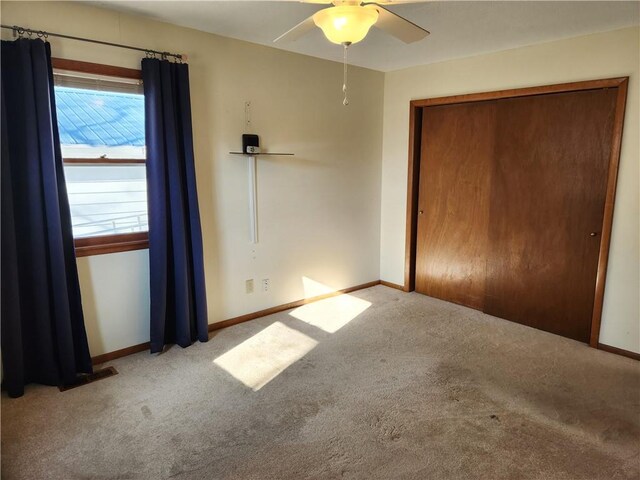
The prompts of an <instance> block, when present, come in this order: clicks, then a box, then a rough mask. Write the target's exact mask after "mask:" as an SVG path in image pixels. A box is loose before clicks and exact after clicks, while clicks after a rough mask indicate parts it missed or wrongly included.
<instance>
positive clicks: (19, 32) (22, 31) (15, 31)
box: [0, 25, 186, 60]
mask: <svg viewBox="0 0 640 480" xmlns="http://www.w3.org/2000/svg"><path fill="white" fill-rule="evenodd" d="M0 27H1V28H6V29H7V30H13V36H14V37H15V36H16V35H20V36H22V35H24V34H25V33H26V34H27V35H29V36H32V35H34V34H35V35H37V36H38V37H41V38H42V37H44V38H45V39H46V38H47V37H59V38H66V39H68V40H78V41H80V42H89V43H97V44H99V45H107V46H109V47H118V48H127V49H129V50H137V51H139V52H145V53H146V54H147V55H148V56H149V55H153V56H155V55H160V57H161V58H166V57H173V58H175V59H176V60H186V55H183V54H181V53H171V52H160V51H158V50H151V49H149V48H140V47H133V46H131V45H123V44H121V43H112V42H103V41H102V40H93V39H91V38H83V37H74V36H71V35H63V34H61V33H53V32H45V31H44V30H32V29H30V28H25V27H19V26H17V25H0Z"/></svg>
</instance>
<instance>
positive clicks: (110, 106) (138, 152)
mask: <svg viewBox="0 0 640 480" xmlns="http://www.w3.org/2000/svg"><path fill="white" fill-rule="evenodd" d="M53 67H54V79H55V96H56V110H57V117H58V129H59V132H60V144H61V148H62V157H63V160H64V171H65V178H66V183H67V193H68V196H69V206H70V208H71V220H72V224H73V236H74V239H75V245H76V255H78V256H86V255H97V254H102V253H112V252H121V251H127V250H136V249H142V248H147V247H148V233H147V231H148V218H147V182H146V171H145V159H146V151H145V138H144V96H143V93H142V81H141V72H140V71H139V70H132V69H126V68H120V67H111V66H106V65H98V64H93V63H86V62H76V61H71V60H62V59H54V60H53Z"/></svg>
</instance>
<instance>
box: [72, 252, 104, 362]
mask: <svg viewBox="0 0 640 480" xmlns="http://www.w3.org/2000/svg"><path fill="white" fill-rule="evenodd" d="M77 265H78V277H79V279H80V287H81V295H82V311H83V314H84V326H85V329H86V331H87V340H88V341H89V352H91V355H97V353H94V352H100V353H102V352H104V351H105V345H104V339H103V337H102V332H101V329H100V325H99V324H98V309H97V306H96V302H97V300H96V295H95V288H94V286H93V279H92V277H91V267H90V266H89V257H84V258H78V259H77Z"/></svg>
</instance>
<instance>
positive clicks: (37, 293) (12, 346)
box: [0, 39, 92, 397]
mask: <svg viewBox="0 0 640 480" xmlns="http://www.w3.org/2000/svg"><path fill="white" fill-rule="evenodd" d="M1 53H2V73H1V84H2V85H1V90H2V92H1V95H2V99H1V100H2V102H1V103H2V118H1V122H2V151H1V154H2V158H1V164H2V179H1V187H2V199H1V200H2V225H1V227H2V238H1V241H2V247H1V249H0V250H1V261H2V268H1V283H2V287H1V289H2V292H1V293H2V311H1V313H2V364H3V369H4V385H3V386H4V387H5V388H6V389H7V391H8V393H9V395H10V396H12V397H17V396H20V395H22V394H23V393H24V385H25V384H27V383H30V382H37V383H42V384H46V385H71V384H73V383H75V382H76V381H77V376H78V374H80V373H91V371H92V368H91V357H90V356H89V347H88V344H87V335H86V332H85V327H84V318H83V314H82V304H81V299H80V288H79V283H78V272H77V268H76V258H75V252H74V245H73V233H72V231H71V215H70V212H69V201H68V198H67V191H66V186H65V180H64V171H63V167H62V155H61V153H60V141H59V137H58V123H57V119H56V109H55V97H54V92H53V71H52V68H51V50H50V47H49V44H48V43H45V42H43V41H41V40H28V39H19V40H16V41H14V42H7V41H3V42H2V51H1Z"/></svg>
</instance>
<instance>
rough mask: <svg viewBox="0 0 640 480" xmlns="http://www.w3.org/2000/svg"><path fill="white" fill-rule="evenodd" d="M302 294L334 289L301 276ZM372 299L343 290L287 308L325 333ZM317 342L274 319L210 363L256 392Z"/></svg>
mask: <svg viewBox="0 0 640 480" xmlns="http://www.w3.org/2000/svg"><path fill="white" fill-rule="evenodd" d="M302 283H303V286H304V291H305V298H310V297H315V296H318V295H325V294H330V293H334V292H336V289H332V288H331V287H328V286H327V285H324V284H322V283H319V282H316V281H314V280H311V279H310V278H307V277H302ZM370 306H371V302H367V301H366V300H362V299H360V298H356V297H353V296H351V295H347V294H342V295H337V296H334V297H330V298H326V299H324V300H318V301H317V302H313V303H309V304H307V305H303V306H302V307H299V308H296V309H294V310H292V311H291V312H289V315H290V316H291V317H293V318H294V319H296V320H299V321H302V322H304V323H306V324H308V325H312V326H314V327H316V328H318V329H319V330H322V331H323V332H327V333H331V334H333V333H336V332H337V331H338V330H340V329H341V328H342V327H344V326H345V325H346V324H347V323H349V322H350V321H351V320H353V319H354V318H356V317H357V316H358V315H360V314H361V313H362V312H364V311H365V310H366V309H367V308H369V307H370ZM318 343H319V340H315V339H314V338H311V337H310V336H308V335H305V334H304V333H302V332H300V331H299V330H296V329H295V328H292V327H291V326H288V325H285V324H283V323H281V322H274V323H272V324H271V325H269V326H268V327H267V328H265V329H263V330H261V331H260V332H258V333H257V334H255V335H253V336H252V337H251V338H249V339H247V340H245V341H244V342H242V343H241V344H239V345H237V346H236V347H234V348H232V349H231V350H229V351H228V352H226V353H224V354H222V355H220V356H219V357H218V358H216V359H215V360H214V361H213V363H214V364H215V365H217V366H218V367H220V368H222V369H223V370H225V371H226V372H227V373H229V374H230V375H231V376H233V377H234V378H235V379H237V380H239V381H240V382H242V383H243V384H244V385H246V386H247V387H249V388H251V389H252V390H253V391H254V392H257V391H258V390H260V389H261V388H262V387H264V386H265V385H266V384H267V383H269V382H270V381H271V380H273V379H274V378H276V377H277V376H278V375H279V374H280V373H282V372H283V371H284V370H286V369H287V368H288V367H289V366H291V365H293V364H294V363H295V362H297V361H298V360H300V359H301V358H302V357H304V356H305V355H306V354H307V353H309V352H310V351H311V350H313V349H314V348H315V347H316V346H317V345H318Z"/></svg>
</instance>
